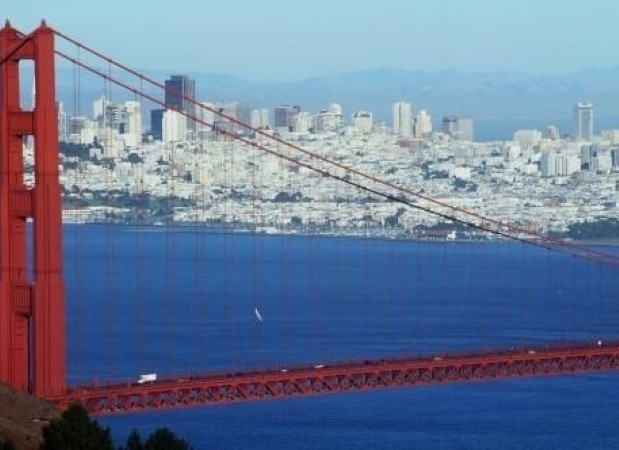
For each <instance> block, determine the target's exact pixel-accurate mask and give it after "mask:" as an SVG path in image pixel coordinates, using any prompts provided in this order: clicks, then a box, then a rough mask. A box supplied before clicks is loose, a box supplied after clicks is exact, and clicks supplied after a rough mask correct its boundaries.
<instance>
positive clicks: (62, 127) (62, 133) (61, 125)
mask: <svg viewBox="0 0 619 450" xmlns="http://www.w3.org/2000/svg"><path fill="white" fill-rule="evenodd" d="M68 140H69V115H68V114H67V112H66V111H65V109H64V103H62V102H58V141H59V142H67V141H68Z"/></svg>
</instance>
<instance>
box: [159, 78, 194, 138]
mask: <svg viewBox="0 0 619 450" xmlns="http://www.w3.org/2000/svg"><path fill="white" fill-rule="evenodd" d="M195 99H196V82H195V80H194V79H193V78H190V77H189V76H187V75H172V76H171V77H170V78H169V79H167V80H166V81H165V107H166V109H173V110H175V111H181V112H184V113H186V114H188V115H190V116H192V117H195V115H196V105H195V103H192V101H190V100H193V101H195ZM187 128H188V131H190V132H192V133H194V135H195V131H196V122H195V120H188V121H187Z"/></svg>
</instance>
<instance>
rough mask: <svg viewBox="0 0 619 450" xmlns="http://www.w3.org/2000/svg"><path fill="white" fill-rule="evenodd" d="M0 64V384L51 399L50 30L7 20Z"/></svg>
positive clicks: (57, 249) (56, 386)
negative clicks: (28, 79) (28, 145)
mask: <svg viewBox="0 0 619 450" xmlns="http://www.w3.org/2000/svg"><path fill="white" fill-rule="evenodd" d="M24 60H32V61H34V80H35V90H36V93H35V99H34V106H33V109H32V110H23V109H22V107H21V105H20V95H21V93H20V72H19V63H20V61H24ZM0 61H1V62H2V64H1V66H0V382H3V383H6V384H8V385H10V386H12V387H14V388H16V389H20V390H25V391H29V392H30V393H32V394H35V395H37V396H40V397H52V396H57V395H61V394H63V393H64V392H65V387H66V337H65V332H66V331H65V294H64V282H63V278H62V277H63V273H62V222H61V220H62V216H61V214H62V211H61V198H60V185H59V180H58V115H57V105H56V96H55V89H56V83H55V70H54V31H53V30H52V29H51V28H49V27H47V26H46V25H45V22H43V23H42V24H41V26H40V27H39V28H37V29H36V30H35V31H34V32H33V33H31V34H29V35H27V36H24V35H23V34H22V33H20V32H19V31H17V30H16V29H14V28H12V27H11V25H10V24H9V23H8V22H7V23H6V25H5V26H4V28H3V29H2V30H0ZM26 136H32V137H33V139H34V185H33V186H31V187H29V186H27V185H26V184H25V183H24V152H23V142H24V137H26ZM29 219H32V225H31V226H30V225H29V224H27V221H28V220H29ZM28 233H31V239H29V238H28ZM29 243H31V245H32V249H31V252H30V251H29V245H30V244H29ZM29 253H31V254H30V255H29Z"/></svg>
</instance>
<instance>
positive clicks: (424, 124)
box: [414, 109, 432, 138]
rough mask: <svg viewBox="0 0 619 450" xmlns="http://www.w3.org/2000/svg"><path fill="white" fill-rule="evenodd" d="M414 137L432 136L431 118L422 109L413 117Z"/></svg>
mask: <svg viewBox="0 0 619 450" xmlns="http://www.w3.org/2000/svg"><path fill="white" fill-rule="evenodd" d="M414 134H415V137H419V138H422V137H428V136H430V134H432V118H431V117H430V114H428V113H427V112H426V111H424V110H423V109H422V110H421V111H419V114H417V115H416V116H415V129H414Z"/></svg>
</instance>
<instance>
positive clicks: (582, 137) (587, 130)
mask: <svg viewBox="0 0 619 450" xmlns="http://www.w3.org/2000/svg"><path fill="white" fill-rule="evenodd" d="M573 118H574V125H573V130H572V132H573V137H574V139H575V140H577V141H588V142H591V140H592V139H593V105H592V104H591V103H576V105H574V117H573Z"/></svg>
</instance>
